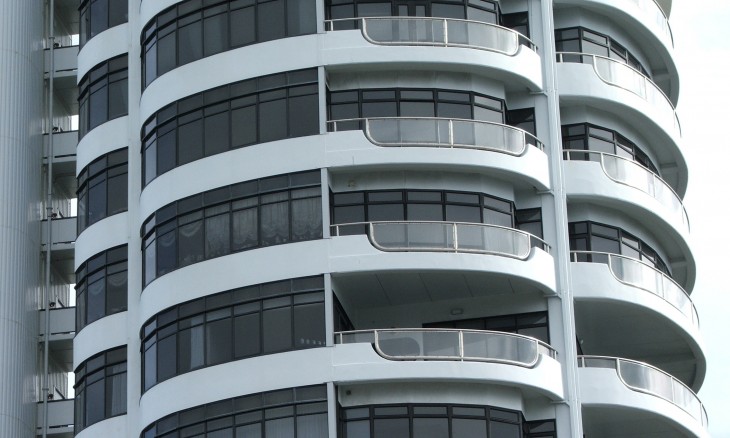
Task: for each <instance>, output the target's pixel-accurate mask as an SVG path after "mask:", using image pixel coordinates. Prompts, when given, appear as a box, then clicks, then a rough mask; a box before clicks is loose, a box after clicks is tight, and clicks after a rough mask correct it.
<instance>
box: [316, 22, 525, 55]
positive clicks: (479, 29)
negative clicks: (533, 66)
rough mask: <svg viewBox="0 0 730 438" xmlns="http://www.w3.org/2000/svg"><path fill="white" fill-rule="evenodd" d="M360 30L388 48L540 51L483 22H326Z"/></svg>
mask: <svg viewBox="0 0 730 438" xmlns="http://www.w3.org/2000/svg"><path fill="white" fill-rule="evenodd" d="M353 25H355V26H357V27H359V28H360V31H361V32H362V36H363V38H365V40H367V41H368V42H370V43H372V44H377V45H385V46H402V45H406V46H435V47H465V48H470V49H479V50H488V51H492V52H498V53H502V54H505V55H508V56H514V55H516V54H517V53H518V52H519V50H520V45H526V46H527V47H529V48H530V49H532V50H536V46H535V44H534V43H533V42H532V41H530V40H529V39H528V38H527V37H525V36H524V35H522V34H520V33H519V32H516V31H514V30H512V29H508V28H506V27H502V26H498V25H496V24H490V23H484V22H481V21H472V20H459V19H452V18H430V17H360V18H342V19H336V20H327V21H325V28H326V30H327V31H334V30H341V29H344V28H348V29H352V28H353Z"/></svg>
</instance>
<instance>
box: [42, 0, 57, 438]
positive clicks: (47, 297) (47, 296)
mask: <svg viewBox="0 0 730 438" xmlns="http://www.w3.org/2000/svg"><path fill="white" fill-rule="evenodd" d="M54 14H55V5H54V0H48V46H49V53H48V55H49V57H50V62H49V68H48V152H47V155H46V157H48V158H47V160H48V163H47V167H46V169H47V173H46V183H47V186H46V230H47V233H46V236H47V239H48V240H47V241H46V273H45V277H46V278H45V280H46V281H45V290H44V293H43V306H44V308H45V312H44V315H43V316H44V317H45V321H44V323H43V327H44V330H43V388H42V390H41V396H42V397H43V432H42V437H43V438H47V436H48V397H49V396H50V394H51V392H50V388H49V382H48V381H49V380H50V379H49V377H48V347H49V346H48V338H49V336H50V333H49V332H50V331H51V306H50V302H51V246H52V242H53V235H52V232H53V227H52V226H51V215H52V214H53V80H54V76H55V75H54V73H55V70H56V65H55V62H54V61H55V60H54V57H53V56H54V54H53V49H54V45H55V40H56V38H55V36H54V29H53V28H54Z"/></svg>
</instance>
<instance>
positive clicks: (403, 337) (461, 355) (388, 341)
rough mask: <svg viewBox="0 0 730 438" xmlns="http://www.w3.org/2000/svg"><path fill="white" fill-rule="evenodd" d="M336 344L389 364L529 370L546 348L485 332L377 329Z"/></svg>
mask: <svg viewBox="0 0 730 438" xmlns="http://www.w3.org/2000/svg"><path fill="white" fill-rule="evenodd" d="M335 343H336V344H358V343H369V344H372V345H373V347H374V348H375V351H376V352H377V353H378V354H379V355H380V356H382V357H383V358H385V359H388V360H441V361H468V362H494V363H504V364H509V365H517V366H522V367H527V368H532V367H534V366H535V365H537V362H538V360H539V358H540V355H541V354H542V355H545V356H549V357H551V358H553V359H554V358H556V357H557V353H556V352H555V350H554V349H553V348H552V347H551V346H550V345H548V344H546V343H544V342H542V341H540V340H537V339H535V338H531V337H529V336H524V335H517V334H513V333H504V332H494V331H485V330H457V329H424V328H417V329H378V330H356V331H349V332H338V333H335Z"/></svg>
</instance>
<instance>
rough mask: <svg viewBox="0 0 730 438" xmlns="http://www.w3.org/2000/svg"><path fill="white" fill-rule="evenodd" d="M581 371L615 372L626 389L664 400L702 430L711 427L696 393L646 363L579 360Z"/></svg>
mask: <svg viewBox="0 0 730 438" xmlns="http://www.w3.org/2000/svg"><path fill="white" fill-rule="evenodd" d="M578 367H580V368H610V369H614V370H616V373H617V374H618V377H619V379H620V380H621V382H622V383H623V384H624V385H626V387H627V388H629V389H631V390H633V391H638V392H643V393H645V394H650V395H654V396H656V397H659V398H662V399H664V400H666V401H668V402H670V403H672V404H674V405H675V406H678V407H679V408H681V409H682V410H684V411H685V412H687V413H688V414H689V415H691V416H692V417H694V418H695V419H696V420H697V421H700V422H701V423H702V426H703V427H705V428H706V427H707V425H708V421H707V411H706V410H705V407H704V406H703V405H702V402H701V401H700V399H699V398H697V395H696V394H695V393H694V391H692V390H691V389H690V388H689V387H687V385H685V384H684V383H682V382H680V381H679V380H677V379H675V378H674V377H672V376H671V375H669V374H667V373H665V372H664V371H662V370H660V369H658V368H655V367H653V366H651V365H649V364H645V363H643V362H637V361H633V360H629V359H621V358H617V357H604V356H578Z"/></svg>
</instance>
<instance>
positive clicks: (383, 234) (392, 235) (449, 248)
mask: <svg viewBox="0 0 730 438" xmlns="http://www.w3.org/2000/svg"><path fill="white" fill-rule="evenodd" d="M363 233H367V235H368V238H369V239H370V243H371V244H372V245H373V246H374V247H375V248H377V249H379V250H381V251H424V252H458V253H474V254H492V255H499V256H503V257H512V258H516V259H520V260H525V259H527V257H528V256H529V255H530V251H531V248H532V247H533V246H535V247H538V248H540V249H542V250H544V251H547V252H549V250H550V246H549V245H548V244H547V243H545V241H544V240H542V239H540V238H539V237H537V236H533V235H532V234H530V233H528V232H526V231H522V230H517V229H514V228H508V227H502V226H499V225H491V224H474V223H462V222H426V221H388V222H356V223H347V224H336V225H332V235H333V236H344V235H351V234H363Z"/></svg>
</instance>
